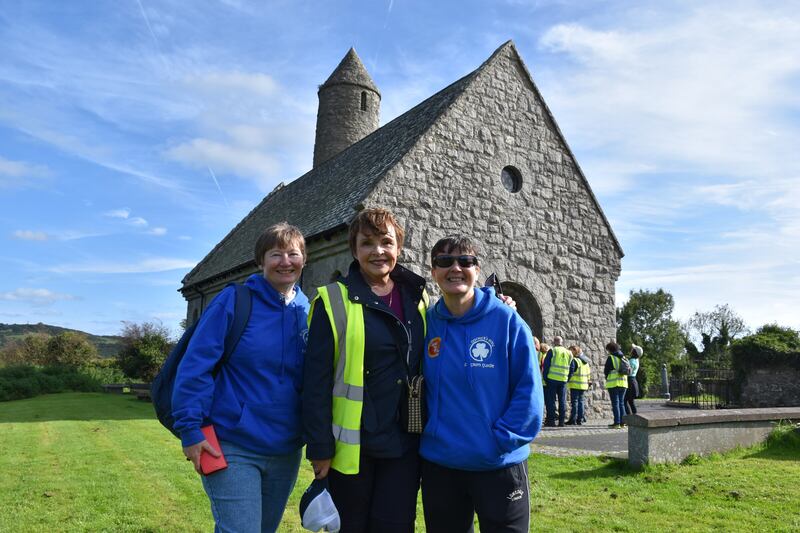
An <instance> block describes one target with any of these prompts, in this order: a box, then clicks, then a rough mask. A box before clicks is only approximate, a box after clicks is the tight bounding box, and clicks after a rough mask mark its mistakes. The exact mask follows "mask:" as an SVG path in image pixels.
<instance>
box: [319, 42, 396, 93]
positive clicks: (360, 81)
mask: <svg viewBox="0 0 800 533" xmlns="http://www.w3.org/2000/svg"><path fill="white" fill-rule="evenodd" d="M342 83H349V84H352V85H360V86H362V87H366V88H367V89H372V90H373V91H375V92H376V93H378V94H379V95H380V94H381V93H380V91H379V90H378V87H377V86H376V85H375V82H374V81H372V77H371V76H370V75H369V72H367V69H366V68H364V63H362V62H361V58H359V57H358V54H357V53H356V51H355V49H354V48H351V49H350V50H348V51H347V54H345V56H344V57H343V58H342V60H341V61H340V62H339V66H337V67H336V68H335V69H334V70H333V73H332V74H331V75H330V76H329V77H328V79H327V80H326V81H325V83H323V84H322V85H320V89H322V88H323V87H330V86H331V85H339V84H342Z"/></svg>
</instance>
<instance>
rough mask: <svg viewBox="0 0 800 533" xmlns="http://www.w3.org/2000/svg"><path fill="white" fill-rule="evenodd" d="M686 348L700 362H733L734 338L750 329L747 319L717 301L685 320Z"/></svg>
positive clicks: (713, 364)
mask: <svg viewBox="0 0 800 533" xmlns="http://www.w3.org/2000/svg"><path fill="white" fill-rule="evenodd" d="M685 330H686V334H687V337H688V339H687V343H686V351H687V353H688V354H689V357H690V358H691V359H692V360H693V361H694V362H695V363H696V364H698V365H700V366H709V367H710V366H713V367H716V366H720V365H727V364H729V363H730V345H731V342H732V341H733V340H734V339H736V338H739V337H742V336H744V335H746V334H747V333H749V331H748V329H747V325H746V324H745V322H744V319H742V317H740V316H739V315H737V314H736V312H735V311H734V310H733V309H731V308H730V306H729V305H728V304H723V305H717V306H715V307H714V309H713V310H711V311H707V312H700V311H697V312H695V314H694V315H692V317H691V318H690V319H689V320H687V321H686V324H685Z"/></svg>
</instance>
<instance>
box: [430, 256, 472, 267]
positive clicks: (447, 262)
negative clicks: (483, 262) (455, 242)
mask: <svg viewBox="0 0 800 533" xmlns="http://www.w3.org/2000/svg"><path fill="white" fill-rule="evenodd" d="M456 261H458V266H460V267H461V268H470V267H474V266H478V258H477V257H475V256H474V255H437V256H436V257H434V258H433V260H432V261H431V262H432V263H433V266H435V267H439V268H450V267H451V266H453V263H455V262H456Z"/></svg>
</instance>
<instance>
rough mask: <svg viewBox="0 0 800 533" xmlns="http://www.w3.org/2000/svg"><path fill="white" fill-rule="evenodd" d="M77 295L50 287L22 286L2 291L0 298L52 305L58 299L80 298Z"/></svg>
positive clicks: (38, 304)
mask: <svg viewBox="0 0 800 533" xmlns="http://www.w3.org/2000/svg"><path fill="white" fill-rule="evenodd" d="M78 299H79V298H78V297H77V296H73V295H71V294H62V293H57V292H53V291H50V290H48V289H32V288H24V287H21V288H19V289H15V290H13V291H10V292H0V300H6V301H10V302H23V303H29V304H31V305H36V306H44V305H51V304H53V303H55V302H57V301H68V300H78Z"/></svg>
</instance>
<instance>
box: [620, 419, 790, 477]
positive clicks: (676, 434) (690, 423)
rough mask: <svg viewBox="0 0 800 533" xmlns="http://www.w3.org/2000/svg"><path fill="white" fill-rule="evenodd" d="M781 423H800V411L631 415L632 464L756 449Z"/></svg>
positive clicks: (638, 464)
mask: <svg viewBox="0 0 800 533" xmlns="http://www.w3.org/2000/svg"><path fill="white" fill-rule="evenodd" d="M781 420H792V421H800V407H781V408H772V409H719V410H714V411H700V410H696V409H693V410H676V411H658V412H653V413H643V414H636V415H628V416H626V417H625V422H626V423H627V424H628V462H629V463H630V464H631V465H633V466H641V465H643V464H656V463H678V462H680V461H682V460H683V459H684V458H686V457H687V456H688V455H690V454H698V455H703V454H708V453H712V452H724V451H728V450H732V449H733V448H736V447H737V446H743V447H746V446H753V445H754V444H758V443H759V442H762V441H763V440H764V439H765V438H766V437H767V435H769V433H770V432H771V431H772V428H773V427H774V426H775V424H776V423H778V422H779V421H781Z"/></svg>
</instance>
